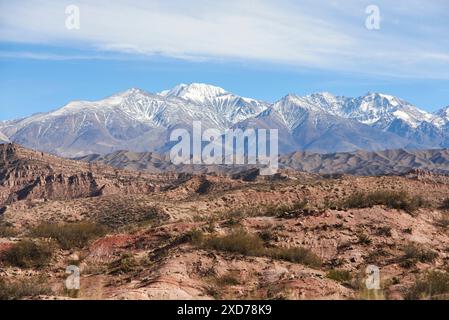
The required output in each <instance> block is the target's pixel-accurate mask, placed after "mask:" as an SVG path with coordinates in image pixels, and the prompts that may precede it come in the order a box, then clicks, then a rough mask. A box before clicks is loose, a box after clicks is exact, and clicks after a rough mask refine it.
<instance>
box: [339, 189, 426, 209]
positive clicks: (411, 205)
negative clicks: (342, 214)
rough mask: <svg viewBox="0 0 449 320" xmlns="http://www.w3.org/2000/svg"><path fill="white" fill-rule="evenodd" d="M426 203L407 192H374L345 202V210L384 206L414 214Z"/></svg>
mask: <svg viewBox="0 0 449 320" xmlns="http://www.w3.org/2000/svg"><path fill="white" fill-rule="evenodd" d="M423 204H424V201H423V200H422V198H420V197H412V196H410V195H409V194H407V193H406V192H405V191H392V190H378V191H373V192H366V193H364V192H356V193H354V194H353V195H351V196H349V197H348V198H347V199H346V200H345V201H344V202H343V207H344V208H371V207H373V206H375V205H383V206H386V207H388V208H390V209H397V210H404V211H406V212H413V211H415V210H417V209H418V208H419V207H422V206H423Z"/></svg>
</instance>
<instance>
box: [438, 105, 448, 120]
mask: <svg viewBox="0 0 449 320" xmlns="http://www.w3.org/2000/svg"><path fill="white" fill-rule="evenodd" d="M436 115H437V116H439V117H440V118H442V120H443V121H445V122H449V106H447V107H446V108H443V109H441V110H440V111H438V112H437V113H436Z"/></svg>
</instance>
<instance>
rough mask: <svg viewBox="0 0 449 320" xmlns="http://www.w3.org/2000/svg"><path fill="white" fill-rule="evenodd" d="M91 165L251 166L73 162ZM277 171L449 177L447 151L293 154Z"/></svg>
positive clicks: (134, 156)
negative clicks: (421, 173)
mask: <svg viewBox="0 0 449 320" xmlns="http://www.w3.org/2000/svg"><path fill="white" fill-rule="evenodd" d="M76 160H81V161H84V162H89V163H92V164H94V163H95V164H100V165H106V166H112V167H115V168H118V169H126V170H132V171H142V172H148V173H163V172H180V173H181V172H183V173H194V174H202V173H218V174H226V175H233V174H240V173H243V172H250V171H252V168H253V167H252V166H247V165H241V166H226V165H208V166H204V165H174V164H173V163H171V161H170V158H169V156H168V155H161V154H157V153H154V152H131V151H116V152H113V153H109V154H107V155H100V154H91V155H88V156H84V157H79V158H76ZM279 168H280V169H286V170H295V171H302V172H309V173H318V174H352V175H359V176H380V175H403V174H407V173H409V172H410V171H412V170H416V169H418V170H422V171H425V172H433V173H436V174H449V149H432V150H404V149H397V150H385V151H371V152H368V151H361V150H359V151H355V152H339V153H329V154H319V153H312V152H303V151H296V152H293V153H288V154H284V155H281V156H280V157H279Z"/></svg>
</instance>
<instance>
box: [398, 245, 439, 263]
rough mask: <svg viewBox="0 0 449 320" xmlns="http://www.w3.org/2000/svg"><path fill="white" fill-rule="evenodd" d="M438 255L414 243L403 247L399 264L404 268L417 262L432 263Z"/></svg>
mask: <svg viewBox="0 0 449 320" xmlns="http://www.w3.org/2000/svg"><path fill="white" fill-rule="evenodd" d="M437 257H438V253H436V252H435V251H432V250H429V249H426V248H423V247H421V246H418V245H415V244H409V245H407V246H405V247H404V255H403V257H402V261H401V263H400V265H401V266H402V267H405V268H409V267H411V266H414V265H415V264H416V263H417V262H422V263H432V262H433V261H435V259H436V258H437Z"/></svg>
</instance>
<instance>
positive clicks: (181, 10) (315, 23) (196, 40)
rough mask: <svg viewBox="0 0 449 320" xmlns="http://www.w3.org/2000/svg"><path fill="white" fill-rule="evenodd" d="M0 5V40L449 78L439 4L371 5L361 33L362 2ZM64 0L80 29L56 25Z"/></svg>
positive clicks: (409, 0)
mask: <svg viewBox="0 0 449 320" xmlns="http://www.w3.org/2000/svg"><path fill="white" fill-rule="evenodd" d="M0 1H1V2H0V41H16V42H25V43H44V44H57V45H67V46H76V47H80V48H81V47H82V48H84V49H85V50H92V51H106V52H120V53H126V54H135V55H163V56H170V57H176V58H179V59H189V60H192V59H194V60H201V59H241V60H251V61H261V62H265V61H268V62H272V63H281V64H287V65H292V66H297V67H310V68H320V69H329V70H348V71H353V72H354V71H356V72H363V73H373V74H389V75H395V74H396V75H398V76H401V77H405V76H413V77H435V78H446V79H447V78H449V61H448V54H449V39H448V36H447V35H448V34H449V24H448V22H447V21H449V3H448V2H447V1H445V0H429V1H424V0H423V1H418V0H398V1H394V2H392V1H386V0H378V1H376V4H377V5H378V6H379V8H380V13H381V17H382V20H381V29H380V30H376V31H370V30H367V29H366V28H365V19H366V13H365V9H366V7H367V6H368V5H369V4H371V2H372V1H370V0H362V1H360V0H352V1H351V0H345V1H339V0H333V1H312V0H302V1H293V0H291V1H287V0H280V1H274V0H273V1H268V0H257V1H256V0H246V1H245V0H226V1H219V0H217V1H205V0H190V1H178V0H175V1H162V0H160V1H159V0H152V1H134V0H131V1H123V0H122V1H120V0H119V1H114V2H111V1H105V0H97V1H85V0H83V1H50V0H40V1H39V0H38V1H20V2H17V3H16V2H12V1H2V0H0ZM69 4H75V5H78V6H79V8H80V14H81V15H80V18H81V20H80V22H81V28H80V30H67V29H66V28H65V19H66V13H65V8H66V6H67V5H69ZM27 56H28V57H29V58H36V57H38V56H33V55H32V54H31V53H26V54H25V53H24V54H22V57H27ZM40 57H41V58H44V57H45V55H43V54H41V55H40ZM86 57H87V58H88V57H93V58H95V55H89V54H88V55H86ZM47 58H49V59H58V58H60V59H62V58H63V57H59V56H58V55H56V56H55V55H52V54H48V55H47ZM72 58H74V57H72ZM75 58H76V57H75ZM80 58H82V57H81V56H80Z"/></svg>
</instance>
